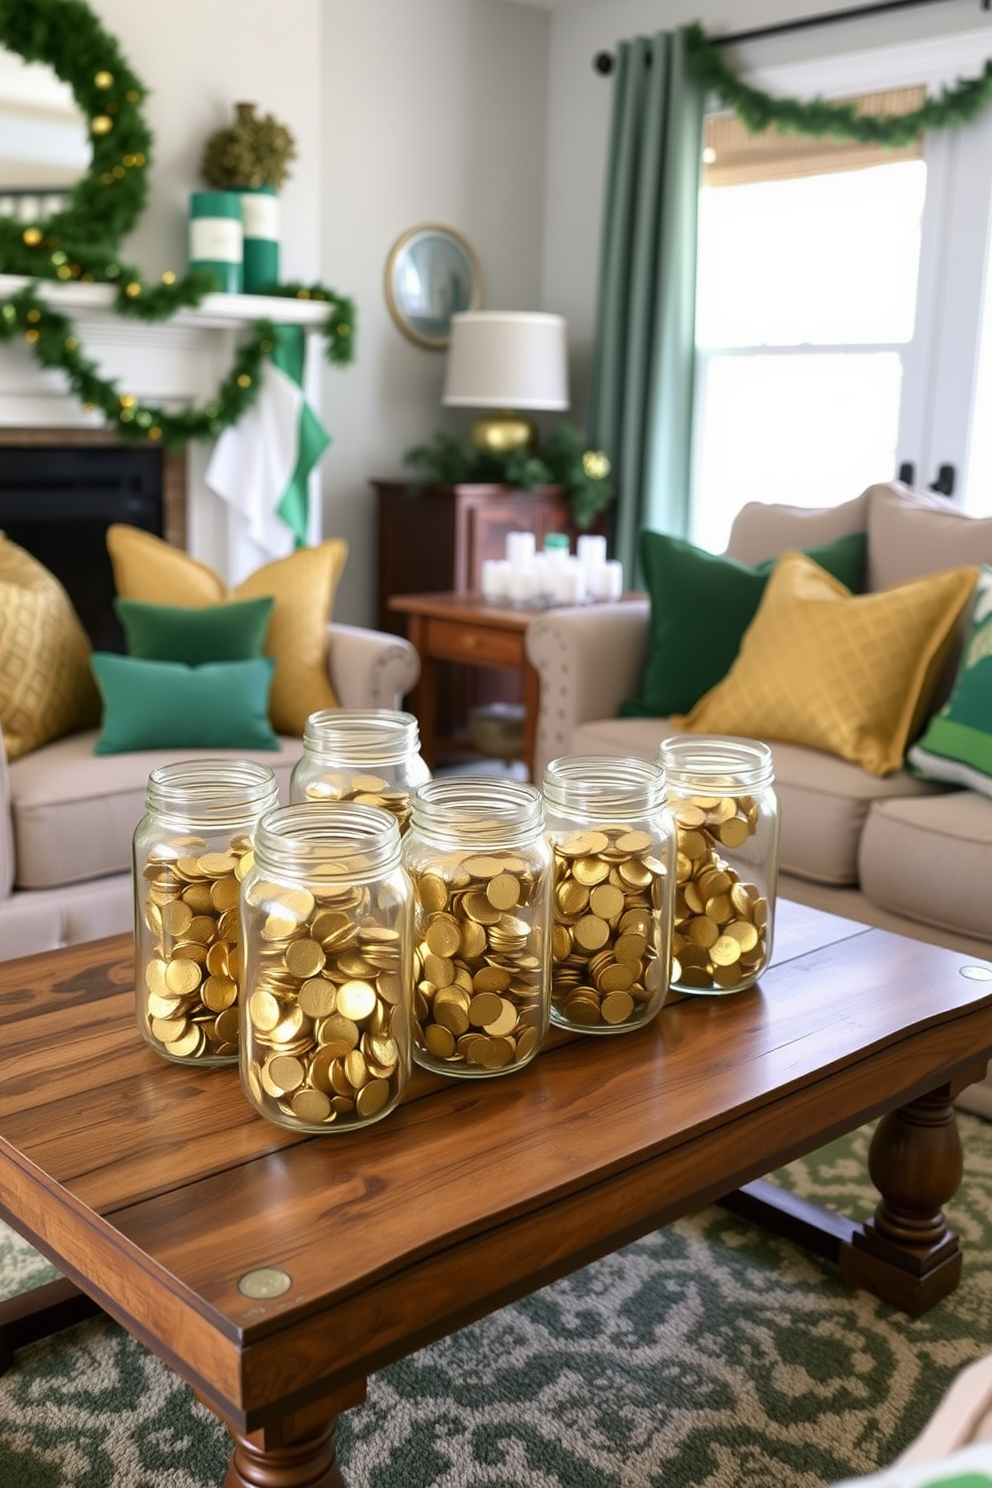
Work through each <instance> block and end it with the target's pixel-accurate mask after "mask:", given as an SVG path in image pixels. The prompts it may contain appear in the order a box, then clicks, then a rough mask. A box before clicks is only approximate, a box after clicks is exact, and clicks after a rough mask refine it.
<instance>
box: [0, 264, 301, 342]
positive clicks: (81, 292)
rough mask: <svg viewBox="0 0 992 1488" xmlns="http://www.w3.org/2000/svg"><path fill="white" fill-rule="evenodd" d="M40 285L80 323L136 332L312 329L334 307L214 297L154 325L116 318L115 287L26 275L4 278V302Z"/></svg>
mask: <svg viewBox="0 0 992 1488" xmlns="http://www.w3.org/2000/svg"><path fill="white" fill-rule="evenodd" d="M32 282H34V284H35V288H36V292H37V294H38V297H39V298H40V299H43V300H45V301H46V302H47V303H48V304H49V305H51V307H52V309H53V310H60V311H61V312H62V313H63V314H65V315H71V316H72V317H73V318H74V319H76V320H101V321H102V320H106V321H107V323H108V325H111V326H118V327H128V328H130V329H131V330H132V331H137V332H139V333H140V332H147V331H148V330H151V329H164V330H168V329H170V328H171V327H175V328H186V327H190V326H193V327H195V328H196V329H198V330H215V331H237V330H240V329H242V328H243V327H244V326H245V325H249V324H250V323H251V322H252V321H253V320H274V321H278V322H279V323H280V324H282V325H302V326H306V327H308V328H310V329H311V330H315V329H317V328H318V327H319V326H322V325H323V323H324V321H325V320H326V319H327V315H328V310H329V306H328V305H327V304H325V303H322V302H320V301H318V300H296V299H284V298H283V297H282V296H281V295H247V294H208V295H205V296H204V298H203V300H202V301H201V303H200V304H199V305H197V306H195V308H192V309H183V310H179V311H177V312H176V314H175V315H174V316H172V317H171V319H169V320H167V321H157V322H155V323H154V325H149V324H147V323H146V322H144V321H140V320H129V319H127V318H125V317H122V316H118V315H115V314H114V311H113V303H114V299H115V298H116V294H117V291H116V290H115V288H114V287H113V285H111V284H80V283H79V282H78V281H76V282H71V283H68V284H57V283H55V282H54V281H49V280H44V279H40V280H34V281H32V280H30V279H28V278H26V277H25V276H24V275H21V274H0V299H2V298H4V297H5V296H10V295H13V294H17V292H18V290H21V289H24V288H25V287H26V286H27V285H28V284H31V283H32Z"/></svg>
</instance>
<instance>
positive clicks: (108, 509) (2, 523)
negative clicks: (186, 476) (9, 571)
mask: <svg viewBox="0 0 992 1488" xmlns="http://www.w3.org/2000/svg"><path fill="white" fill-rule="evenodd" d="M114 522H126V523H127V524H128V525H129V526H131V527H141V528H143V529H144V531H146V532H151V533H154V534H155V536H156V537H161V536H162V535H163V462H162V451H161V450H159V449H153V448H145V447H141V448H134V449H131V448H128V447H126V446H118V445H108V446H102V447H99V448H85V447H78V446H61V445H47V444H46V445H30V446H26V447H22V446H6V447H4V448H2V449H0V531H2V532H5V533H6V534H7V536H8V538H9V539H10V540H11V542H15V543H17V544H18V546H19V547H22V548H25V549H26V550H27V551H28V552H29V553H30V554H31V555H32V556H33V557H35V558H37V559H38V561H39V563H43V564H44V565H45V567H46V568H47V569H49V570H50V571H51V572H52V573H53V574H54V575H55V576H56V578H57V579H59V581H60V582H61V583H62V584H63V586H64V587H65V589H66V590H67V592H68V594H69V598H70V599H71V600H72V603H73V605H74V606H75V608H76V613H77V614H78V616H79V618H80V620H81V621H82V623H83V626H84V628H85V629H86V631H87V634H88V635H89V637H90V640H91V641H92V643H93V647H94V649H95V650H97V651H123V650H124V636H123V632H122V631H121V628H120V624H119V623H118V620H117V617H116V615H115V614H114V611H113V599H114V593H115V590H114V575H113V570H112V568H111V565H110V558H109V555H108V553H107V540H106V539H107V528H108V527H109V526H110V525H111V524H112V523H114Z"/></svg>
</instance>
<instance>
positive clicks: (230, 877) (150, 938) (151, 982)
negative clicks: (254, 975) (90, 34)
mask: <svg viewBox="0 0 992 1488" xmlns="http://www.w3.org/2000/svg"><path fill="white" fill-rule="evenodd" d="M278 799H279V793H278V787H277V785H276V778H275V775H274V774H273V772H272V771H271V770H270V768H269V766H268V765H260V764H253V763H251V762H250V761H249V760H210V759H204V760H191V761H183V762H180V763H176V764H170V765H162V766H160V768H159V769H157V770H153V771H152V772H151V774H150V775H149V777H148V785H147V789H146V792H145V815H144V816H143V817H142V819H141V821H140V822H139V823H138V826H137V829H136V831H135V834H134V850H133V878H134V899H135V904H134V923H135V937H134V944H135V978H134V985H135V993H136V1012H137V1018H138V1028H139V1029H140V1031H141V1033H142V1035H143V1036H144V1037H145V1038H146V1039H147V1040H148V1042H149V1044H151V1046H152V1048H153V1049H154V1050H156V1052H157V1053H159V1054H163V1055H164V1056H165V1057H166V1058H167V1059H174V1060H176V1061H177V1062H178V1063H181V1064H234V1063H236V1062H237V1058H238V1006H237V1004H238V987H239V981H240V974H241V971H240V968H241V944H240V941H241V936H240V916H239V911H238V899H239V891H240V888H241V880H242V879H243V878H244V876H245V874H246V873H247V872H248V869H249V868H250V867H251V863H252V845H253V836H254V831H255V827H256V825H257V823H258V820H259V817H260V816H261V815H262V814H263V812H265V811H270V810H271V809H272V808H273V807H274V806H276V805H277V803H278Z"/></svg>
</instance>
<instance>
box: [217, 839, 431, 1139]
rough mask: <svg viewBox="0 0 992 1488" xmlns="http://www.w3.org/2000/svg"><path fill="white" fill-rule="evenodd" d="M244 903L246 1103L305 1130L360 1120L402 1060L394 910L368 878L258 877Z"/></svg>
mask: <svg viewBox="0 0 992 1488" xmlns="http://www.w3.org/2000/svg"><path fill="white" fill-rule="evenodd" d="M329 871H330V872H332V873H333V871H334V870H333V868H331V869H330V870H329ZM311 889H312V892H311ZM246 903H247V905H248V906H249V908H248V910H247V913H246V922H247V927H248V933H250V934H251V937H252V941H251V951H250V957H251V970H250V975H251V986H250V987H247V986H246V988H245V996H246V1004H245V1013H246V1019H245V1027H244V1034H243V1037H244V1039H245V1047H244V1059H243V1068H244V1069H245V1072H246V1079H247V1081H248V1086H249V1089H250V1092H251V1095H252V1099H253V1100H254V1102H255V1104H256V1106H257V1107H258V1109H259V1110H260V1111H262V1112H264V1113H266V1114H268V1115H271V1116H272V1118H273V1119H274V1120H276V1121H282V1123H283V1124H287V1119H288V1124H295V1123H299V1124H300V1125H303V1126H308V1127H318V1126H329V1125H331V1124H332V1123H333V1124H335V1125H337V1126H339V1127H348V1126H360V1125H362V1123H363V1122H365V1121H368V1120H369V1119H370V1118H371V1117H373V1116H378V1115H380V1114H382V1113H383V1112H384V1111H386V1110H387V1109H388V1108H389V1107H390V1106H391V1105H393V1104H394V1103H395V1102H396V1101H397V1100H398V1099H399V1097H400V1095H402V1093H403V1085H404V1084H405V1079H406V1075H407V1073H408V1068H409V1063H408V1061H409V1054H408V1052H407V1051H408V1047H409V1029H408V1027H407V1025H406V1023H405V1018H406V1014H405V1011H404V1008H405V1006H406V1005H407V1003H406V999H407V995H408V994H407V984H406V981H405V978H404V974H403V973H404V968H403V943H402V937H401V933H400V931H399V929H397V928H396V925H395V923H393V924H391V923H389V920H390V919H391V918H394V915H393V914H392V913H391V911H390V909H389V908H388V907H387V906H385V905H384V904H383V903H382V902H380V900H379V898H378V896H377V891H376V888H375V886H374V885H373V886H371V887H370V886H368V885H347V886H346V885H335V884H330V883H329V884H326V885H325V884H322V883H319V882H317V881H313V882H312V884H311V888H293V887H289V886H287V885H285V884H274V883H267V882H265V881H259V882H258V883H253V884H252V885H250V886H249V888H248V891H247V894H246ZM396 909H397V910H398V906H396Z"/></svg>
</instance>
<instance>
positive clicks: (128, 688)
mask: <svg viewBox="0 0 992 1488" xmlns="http://www.w3.org/2000/svg"><path fill="white" fill-rule="evenodd" d="M91 665H92V667H93V671H94V674H95V676H96V679H97V683H98V684H99V687H100V692H101V693H102V695H103V703H104V707H103V722H102V724H101V728H100V737H99V738H98V739H97V741H96V744H95V746H94V748H95V750H96V753H97V754H124V753H129V752H131V751H133V750H136V749H159V750H161V749H206V750H213V749H278V748H279V740H278V739H277V738H276V736H275V734H274V733H273V732H272V726H271V724H270V723H269V688H270V686H271V684H272V669H273V667H274V666H275V662H274V661H273V660H272V657H271V656H255V657H253V658H252V659H251V660H250V661H205V662H204V663H203V664H202V665H201V666H186V665H184V663H183V662H181V661H145V660H144V659H143V658H142V657H139V656H117V655H115V654H114V653H113V652H110V651H95V652H94V653H93V656H92V657H91Z"/></svg>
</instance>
